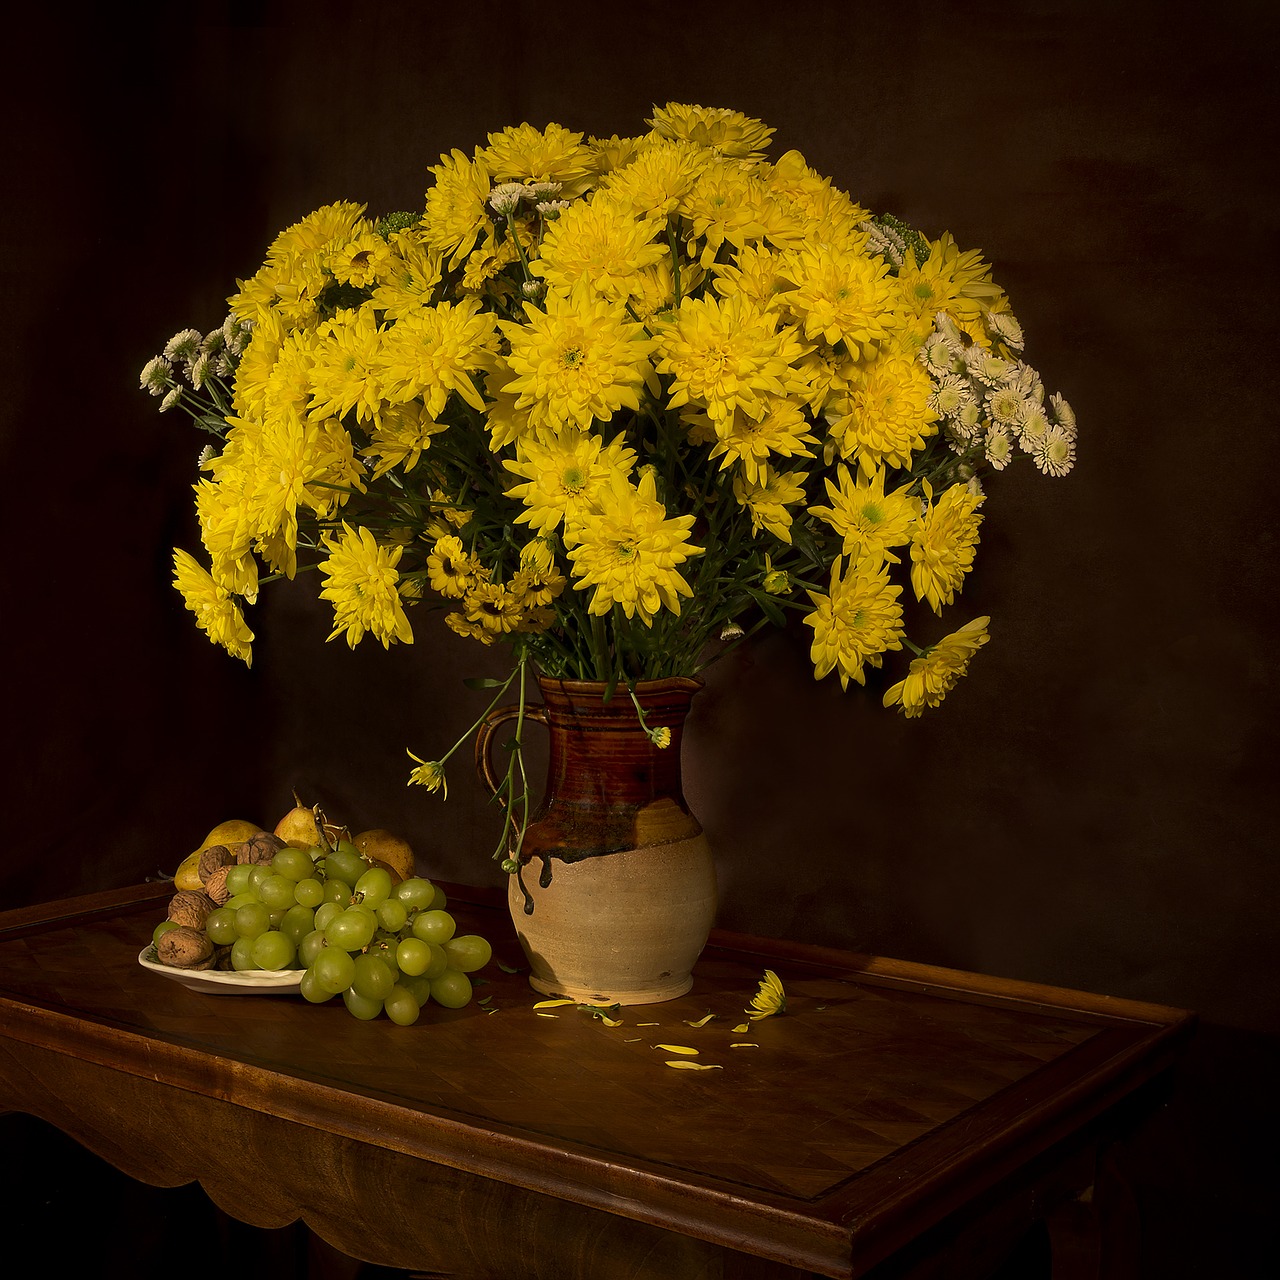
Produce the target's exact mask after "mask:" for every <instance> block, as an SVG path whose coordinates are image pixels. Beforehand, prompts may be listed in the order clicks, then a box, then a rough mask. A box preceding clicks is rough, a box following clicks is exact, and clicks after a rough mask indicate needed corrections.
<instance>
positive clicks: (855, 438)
mask: <svg viewBox="0 0 1280 1280" xmlns="http://www.w3.org/2000/svg"><path fill="white" fill-rule="evenodd" d="M932 391H933V383H932V381H931V380H930V378H929V374H928V372H927V371H926V370H925V368H924V366H923V365H921V364H920V363H919V361H917V360H913V359H912V358H911V357H910V356H909V355H907V354H906V352H905V351H902V350H901V349H898V348H896V347H895V348H892V349H889V350H886V351H884V352H882V353H881V354H880V356H879V357H878V358H877V359H875V360H873V361H872V362H871V363H870V364H869V365H860V366H858V368H857V370H856V371H855V373H854V375H853V377H852V378H851V381H850V387H849V390H848V391H847V392H846V393H845V394H844V395H842V396H837V397H835V398H834V399H832V401H831V402H830V403H829V404H828V406H827V408H826V410H825V412H824V416H825V417H826V418H827V419H828V427H827V430H828V433H829V435H830V437H831V439H832V441H833V442H834V443H835V445H836V447H837V448H838V449H839V451H840V456H841V457H843V458H848V459H849V460H850V461H856V462H857V464H858V466H859V467H860V468H861V470H862V473H863V475H865V476H868V477H870V476H873V475H875V473H876V472H877V471H878V470H880V469H881V468H883V467H885V466H890V467H902V468H904V469H906V468H909V467H910V466H911V454H912V452H913V451H914V450H916V449H922V448H924V444H925V440H926V438H927V437H929V436H931V435H933V433H934V432H935V431H936V430H937V428H936V426H935V425H934V424H935V423H936V422H937V420H938V412H937V410H936V409H935V408H934V407H933V406H932V404H931V403H930V397H931V394H932Z"/></svg>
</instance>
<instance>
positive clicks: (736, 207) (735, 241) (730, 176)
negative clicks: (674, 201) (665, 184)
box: [678, 161, 769, 267]
mask: <svg viewBox="0 0 1280 1280" xmlns="http://www.w3.org/2000/svg"><path fill="white" fill-rule="evenodd" d="M768 194H769V193H768V188H767V187H765V186H764V184H763V183H762V182H761V181H760V180H759V179H758V178H755V177H752V175H750V174H748V173H744V172H743V170H742V168H741V166H740V165H738V164H735V163H731V162H729V161H719V162H717V163H714V164H711V165H708V166H707V167H706V168H705V169H703V171H702V172H701V173H700V174H699V175H698V180H697V181H696V182H695V183H694V184H693V186H692V187H691V188H690V190H689V193H688V195H686V196H685V197H684V199H682V200H681V201H680V204H679V207H678V212H679V214H680V217H681V218H682V219H683V221H684V222H685V224H686V225H687V226H688V228H689V231H688V236H687V239H686V246H685V247H686V250H687V252H688V254H689V256H690V257H691V258H694V259H695V260H696V261H697V262H698V263H699V264H700V265H701V266H703V267H710V266H711V264H712V263H713V262H714V261H715V260H716V256H717V255H718V254H719V252H720V249H721V246H722V245H724V244H725V243H726V242H727V243H728V244H730V245H731V246H732V247H733V248H734V249H735V250H739V251H740V250H741V249H742V248H743V246H745V245H746V244H747V243H748V241H753V240H763V239H764V234H765V223H764V221H763V220H762V217H761V212H762V210H763V209H764V208H765V207H766V201H767V199H768ZM699 242H701V243H702V248H701V252H699V249H698V244H699Z"/></svg>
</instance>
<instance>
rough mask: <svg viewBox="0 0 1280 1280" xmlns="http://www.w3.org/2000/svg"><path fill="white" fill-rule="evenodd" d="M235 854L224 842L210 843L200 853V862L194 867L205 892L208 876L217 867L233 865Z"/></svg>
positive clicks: (206, 890)
mask: <svg viewBox="0 0 1280 1280" xmlns="http://www.w3.org/2000/svg"><path fill="white" fill-rule="evenodd" d="M235 860H236V855H235V854H234V853H232V852H231V850H230V849H228V848H227V846H226V845H225V844H211V845H210V846H209V847H208V848H207V849H206V850H205V851H204V852H203V853H202V854H201V855H200V863H199V866H198V867H197V869H196V874H197V875H198V876H199V877H200V879H201V881H202V882H203V883H204V884H205V892H208V881H209V877H210V876H211V875H212V874H213V873H214V872H215V871H216V870H217V869H218V868H219V867H230V866H234V865H235Z"/></svg>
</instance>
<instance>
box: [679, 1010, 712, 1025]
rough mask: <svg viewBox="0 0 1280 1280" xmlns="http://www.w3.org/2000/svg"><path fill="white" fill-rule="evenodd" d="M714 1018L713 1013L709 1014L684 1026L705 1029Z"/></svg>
mask: <svg viewBox="0 0 1280 1280" xmlns="http://www.w3.org/2000/svg"><path fill="white" fill-rule="evenodd" d="M715 1016H716V1015H715V1014H714V1013H709V1014H707V1016H706V1017H705V1018H699V1019H698V1020H697V1022H686V1023H685V1024H684V1025H685V1026H686V1027H705V1026H706V1025H707V1023H708V1022H710V1021H711V1019H712V1018H714V1017H715Z"/></svg>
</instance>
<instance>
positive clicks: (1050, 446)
mask: <svg viewBox="0 0 1280 1280" xmlns="http://www.w3.org/2000/svg"><path fill="white" fill-rule="evenodd" d="M1031 457H1032V460H1033V461H1034V462H1035V464H1036V466H1037V467H1039V468H1040V470H1041V471H1042V472H1044V474H1045V475H1047V476H1065V475H1066V474H1067V472H1068V471H1070V470H1071V468H1072V467H1073V466H1074V465H1075V461H1076V444H1075V441H1074V440H1072V439H1069V438H1068V436H1067V433H1066V432H1065V431H1063V429H1062V428H1061V427H1050V428H1049V430H1048V431H1046V432H1045V433H1044V435H1042V436H1041V437H1040V439H1039V440H1038V441H1036V444H1035V447H1034V448H1033V449H1032V451H1031Z"/></svg>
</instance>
